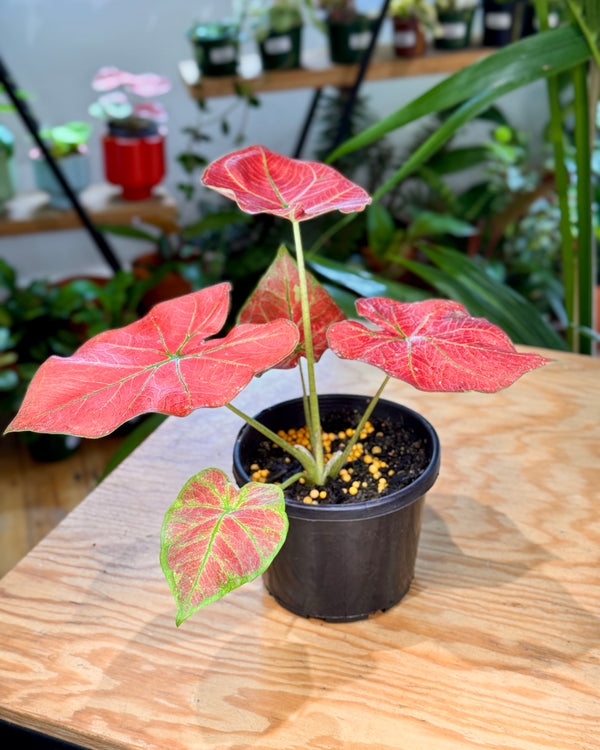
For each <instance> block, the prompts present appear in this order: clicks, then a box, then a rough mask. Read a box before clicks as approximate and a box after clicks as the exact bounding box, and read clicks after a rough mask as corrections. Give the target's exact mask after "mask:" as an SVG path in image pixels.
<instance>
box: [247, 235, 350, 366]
mask: <svg viewBox="0 0 600 750" xmlns="http://www.w3.org/2000/svg"><path fill="white" fill-rule="evenodd" d="M306 279H307V287H308V289H307V292H308V305H309V308H310V324H311V331H312V339H313V354H314V360H315V362H318V361H319V359H320V358H321V355H322V354H323V352H324V351H325V350H326V349H327V329H328V328H329V326H330V325H331V324H332V323H335V322H336V321H338V320H344V318H345V317H346V316H345V315H344V313H343V312H342V311H341V309H340V308H339V307H338V306H337V305H336V303H335V302H334V301H333V299H332V298H331V296H330V294H329V293H328V292H327V290H326V289H325V288H324V287H323V286H321V284H319V282H318V281H317V280H316V279H315V277H314V276H312V274H310V273H307V274H306ZM278 318H289V319H290V320H291V321H293V322H294V323H295V324H296V325H297V326H298V330H299V331H300V341H299V343H298V347H297V348H296V350H295V351H294V353H293V354H292V355H291V356H289V357H286V359H283V360H282V361H281V362H279V363H278V364H277V365H275V367H276V368H278V369H282V370H286V369H289V368H292V367H295V366H296V365H297V364H298V360H299V359H300V356H301V355H302V356H306V352H305V349H304V334H303V326H302V308H301V306H300V279H299V277H298V266H297V265H296V261H295V260H294V259H293V258H292V257H291V256H290V254H289V253H288V251H287V250H286V248H285V247H284V246H283V245H282V246H281V247H280V248H279V251H278V253H277V256H276V258H275V260H274V261H273V263H272V264H271V265H270V267H269V269H268V270H267V272H266V273H265V274H264V276H263V277H262V278H261V280H260V281H259V283H258V286H257V287H256V289H255V290H254V292H253V293H252V295H251V296H250V298H249V299H248V301H247V302H246V304H245V305H244V307H243V308H242V310H241V312H240V315H239V322H240V323H267V322H268V321H270V320H277V319H278Z"/></svg>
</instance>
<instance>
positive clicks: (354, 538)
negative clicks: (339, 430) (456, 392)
mask: <svg viewBox="0 0 600 750" xmlns="http://www.w3.org/2000/svg"><path fill="white" fill-rule="evenodd" d="M369 400H370V399H369V398H368V397H365V396H348V395H328V396H321V397H320V398H319V405H320V409H321V419H322V421H323V422H326V420H327V417H328V415H329V414H331V413H332V412H336V411H339V410H340V409H341V408H342V409H344V408H348V407H349V408H351V409H354V410H357V411H358V412H359V413H362V412H363V411H364V409H365V408H366V406H367V404H368V402H369ZM378 418H383V419H385V422H386V424H387V428H386V429H389V430H392V431H394V433H395V432H396V431H397V432H398V433H399V432H400V431H401V430H402V431H404V430H405V429H408V430H409V431H410V432H411V433H412V435H413V438H412V439H413V440H416V441H417V442H418V443H421V444H422V445H423V447H424V450H425V454H426V461H425V467H424V470H423V471H422V473H420V475H419V476H418V477H417V478H416V479H414V480H413V481H411V483H410V484H407V485H406V486H404V487H402V488H401V489H397V490H394V491H391V492H390V493H389V494H387V495H380V496H378V497H376V498H374V499H371V500H367V501H364V502H354V503H343V504H331V505H326V504H319V505H306V504H304V503H302V502H299V501H297V500H291V499H288V498H286V512H287V515H288V518H289V532H288V536H287V538H286V541H285V543H284V545H283V547H282V549H281V551H280V552H279V554H278V555H277V557H276V558H275V560H274V561H273V563H272V564H271V566H270V567H269V569H268V570H267V571H266V572H265V573H264V575H263V580H264V582H265V585H266V587H267V589H268V591H269V593H271V594H272V595H273V597H274V598H275V599H276V600H277V601H278V602H279V603H280V604H281V605H282V606H283V607H285V608H286V609H289V610H290V611H292V612H294V613H295V614H298V615H301V616H303V617H317V618H320V619H323V620H327V621H331V622H351V621H353V620H361V619H364V618H366V617H368V616H369V615H370V614H372V613H374V612H377V611H379V610H386V609H389V608H390V607H392V606H393V605H394V604H396V603H397V602H399V601H400V599H402V597H403V596H404V595H405V594H406V592H407V591H408V589H409V587H410V584H411V581H412V579H413V575H414V569H415V560H416V555H417V547H418V542H419V533H420V529H421V513H422V509H423V504H424V500H425V493H426V492H427V491H428V490H429V489H430V488H431V487H432V486H433V484H434V482H435V480H436V479H437V476H438V472H439V465H440V444H439V439H438V436H437V434H436V432H435V430H434V429H433V427H432V426H431V425H430V424H429V422H427V420H425V419H424V418H423V417H421V416H420V415H419V414H417V413H416V412H414V411H412V410H411V409H408V408H406V407H404V406H402V405H400V404H396V403H394V402H391V401H385V400H380V401H379V403H378V404H377V406H376V408H375V410H374V412H373V415H372V420H376V419H378ZM256 419H257V420H258V421H259V422H261V423H262V424H263V425H265V426H267V427H269V428H271V429H273V430H275V431H277V430H279V429H284V430H287V429H289V428H291V427H295V428H298V427H301V426H303V425H304V424H305V420H304V412H303V406H302V399H293V400H291V401H286V402H283V403H281V404H277V405H275V406H273V407H270V408H268V409H265V410H264V411H262V412H261V413H260V414H258V415H257V417H256ZM347 426H354V425H347ZM264 440H265V438H263V437H262V435H260V434H259V433H258V432H257V431H256V430H254V429H253V428H252V427H250V426H248V425H246V426H245V427H243V428H242V430H241V431H240V433H239V435H238V439H237V441H236V444H235V447H234V463H233V472H234V476H235V478H236V480H237V482H238V483H239V484H240V485H242V484H245V483H246V482H249V481H251V479H250V466H252V464H253V463H255V460H256V455H257V449H258V446H259V445H260V444H261V443H262V442H263V441H264ZM390 468H393V465H392V464H390Z"/></svg>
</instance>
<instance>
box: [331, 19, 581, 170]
mask: <svg viewBox="0 0 600 750" xmlns="http://www.w3.org/2000/svg"><path fill="white" fill-rule="evenodd" d="M589 57H590V49H589V47H588V44H587V42H586V40H585V38H584V36H583V35H582V33H581V31H580V30H579V29H578V28H577V27H575V26H574V25H571V26H561V27H559V28H557V29H552V30H551V31H545V32H541V33H538V34H533V35H532V36H530V37H527V38H525V39H522V40H520V41H518V42H514V43H513V44H510V45H507V46H506V47H502V48H500V49H499V50H498V51H497V52H494V53H493V54H491V55H490V56H489V57H486V58H484V59H482V60H479V61H478V62H476V63H473V64H472V65H469V66H468V67H466V68H463V70H460V71H458V72H457V73H454V75H452V76H449V77H448V78H446V79H444V80H443V81H441V82H440V83H439V84H437V85H436V86H434V87H433V88H431V89H429V91H427V92H425V93H424V94H423V95H422V96H420V97H418V98H417V99H414V100H413V101H412V102H410V103H409V104H407V105H406V106H404V107H402V108H401V109H399V110H397V111H396V112H394V113H393V114H391V115H390V116H389V117H386V118H385V119H383V120H381V121H380V122H378V123H376V124H374V125H372V126H371V127H370V128H367V129H366V130H364V131H363V132H362V133H360V134H359V135H357V136H355V137H354V138H351V139H349V140H348V141H346V142H345V143H343V144H342V145H341V146H340V147H339V148H337V149H336V150H335V151H334V152H333V153H332V154H331V155H330V156H329V157H328V159H327V161H328V162H333V161H335V160H336V159H337V158H338V157H340V156H342V155H344V154H348V153H351V152H353V151H356V150H357V149H359V148H363V147H364V146H367V145H369V144H370V143H373V142H374V141H376V140H378V139H380V138H382V137H383V136H384V135H386V134H387V133H389V132H391V131H392V130H396V129H398V128H400V127H402V126H403V125H406V124H407V123H409V122H413V121H414V120H418V119H419V118H421V117H424V116H425V115H429V114H432V113H434V112H440V111H443V110H445V109H450V108H452V107H456V106H457V105H458V104H460V103H461V102H464V101H466V100H468V99H473V98H475V97H480V96H481V95H482V94H489V98H488V97H486V102H489V103H491V102H493V101H494V100H495V99H496V98H498V97H499V96H501V95H502V94H504V93H506V92H507V91H511V90H513V89H517V88H520V87H521V86H524V85H526V84H528V83H531V82H533V81H536V80H538V79H540V78H547V77H549V76H553V75H556V74H557V73H560V72H561V71H563V70H567V69H568V68H571V67H573V66H574V65H577V64H579V63H582V62H585V61H586V60H588V59H589ZM494 91H495V92H497V93H496V95H495V96H493V95H492V93H493V92H494ZM480 111H482V110H480Z"/></svg>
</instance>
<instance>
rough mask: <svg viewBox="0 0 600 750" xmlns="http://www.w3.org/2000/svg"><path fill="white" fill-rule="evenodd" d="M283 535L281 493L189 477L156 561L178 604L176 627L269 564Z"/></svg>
mask: <svg viewBox="0 0 600 750" xmlns="http://www.w3.org/2000/svg"><path fill="white" fill-rule="evenodd" d="M287 530H288V519H287V515H286V513H285V501H284V498H283V491H282V489H281V488H280V487H277V486H276V485H274V484H261V483H258V482H251V483H249V484H246V485H245V486H244V487H242V489H241V490H238V488H237V487H236V486H235V485H234V484H232V483H231V482H230V481H229V479H228V478H227V475H226V474H224V473H223V472H222V471H220V470H219V469H205V470H204V471H201V472H200V473H199V474H196V476H194V477H192V478H191V479H190V480H189V481H188V482H187V484H186V485H185V486H184V488H183V489H182V490H181V492H180V493H179V495H178V497H177V500H176V501H175V502H174V503H173V505H172V506H171V507H170V508H169V510H168V511H167V513H166V515H165V520H164V523H163V529H162V539H161V554H160V560H161V565H162V568H163V571H164V574H165V576H166V578H167V581H168V582H169V586H170V587H171V591H172V592H173V596H174V597H175V600H176V602H177V625H180V624H181V623H182V622H183V621H184V620H185V619H187V618H188V617H189V616H190V615H191V614H193V613H194V612H195V611H196V610H197V609H199V608H200V607H204V606H205V605H207V604H210V602H214V601H215V600H216V599H220V598H221V597H223V596H225V594H227V593H228V592H229V591H231V590H232V589H235V588H237V587H238V586H241V585H242V584H244V583H247V582H248V581H252V580H254V579H255V578H256V577H257V576H259V575H260V574H261V573H263V572H264V571H265V570H266V569H267V568H268V567H269V565H270V564H271V561H272V560H273V558H274V557H275V555H276V554H277V553H278V552H279V550H280V549H281V545H282V544H283V542H284V540H285V537H286V534H287Z"/></svg>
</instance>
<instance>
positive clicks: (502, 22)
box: [485, 12, 512, 31]
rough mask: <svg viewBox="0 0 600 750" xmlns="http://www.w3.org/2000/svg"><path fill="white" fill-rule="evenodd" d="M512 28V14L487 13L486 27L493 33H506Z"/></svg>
mask: <svg viewBox="0 0 600 750" xmlns="http://www.w3.org/2000/svg"><path fill="white" fill-rule="evenodd" d="M511 26H512V16H511V14H510V13H493V12H490V13H486V14H485V27H486V29H491V30H492V31H506V29H510V27H511Z"/></svg>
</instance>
